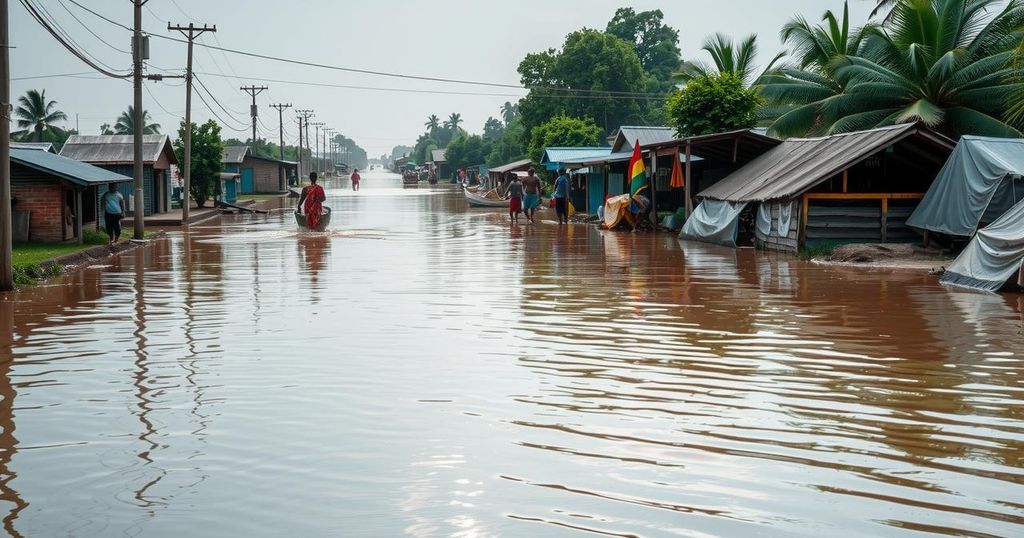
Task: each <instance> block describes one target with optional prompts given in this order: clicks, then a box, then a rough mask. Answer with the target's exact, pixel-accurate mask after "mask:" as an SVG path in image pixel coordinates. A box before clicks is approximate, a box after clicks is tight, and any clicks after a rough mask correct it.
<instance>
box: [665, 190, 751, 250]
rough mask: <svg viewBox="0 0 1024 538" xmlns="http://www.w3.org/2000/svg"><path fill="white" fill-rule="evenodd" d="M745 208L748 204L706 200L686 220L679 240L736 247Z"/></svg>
mask: <svg viewBox="0 0 1024 538" xmlns="http://www.w3.org/2000/svg"><path fill="white" fill-rule="evenodd" d="M745 207H747V203H746V202H722V201H719V200H704V201H703V202H701V203H700V205H698V206H697V209H694V210H693V215H691V216H690V218H689V219H687V220H686V224H684V225H683V229H682V231H681V232H679V238H680V239H696V240H697V241H704V242H707V243H717V244H719V245H726V246H729V247H735V246H736V237H737V235H738V234H739V228H740V226H739V224H740V213H742V212H743V208H745Z"/></svg>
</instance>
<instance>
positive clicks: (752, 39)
mask: <svg viewBox="0 0 1024 538" xmlns="http://www.w3.org/2000/svg"><path fill="white" fill-rule="evenodd" d="M701 50H703V51H705V52H707V53H708V54H709V55H711V62H712V63H711V64H709V63H707V62H704V61H702V60H693V61H687V62H683V65H682V66H681V68H680V70H679V72H677V73H676V74H675V75H673V77H674V78H675V80H677V81H679V82H682V83H684V84H685V83H688V82H690V81H691V80H694V79H697V78H704V77H707V76H709V75H714V74H718V73H730V74H733V75H736V76H737V77H739V79H740V81H742V83H743V85H744V87H750V86H754V85H757V84H759V83H760V80H761V78H762V77H763V76H764V75H765V74H767V73H770V72H771V71H772V70H773V69H774V68H775V64H777V63H778V62H779V60H781V59H782V57H783V56H784V55H785V54H783V53H779V54H777V55H776V56H775V57H774V58H772V60H771V61H770V62H768V66H767V67H766V68H765V69H764V70H763V71H761V72H760V73H758V72H757V65H756V64H755V63H754V59H755V58H756V57H757V35H756V34H751V35H749V36H747V37H745V38H744V39H743V40H742V41H739V42H734V41H733V40H732V38H730V37H729V36H727V35H725V34H715V35H713V36H711V37H709V38H707V39H706V40H705V41H704V46H703V47H701Z"/></svg>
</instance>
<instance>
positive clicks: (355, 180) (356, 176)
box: [352, 168, 362, 191]
mask: <svg viewBox="0 0 1024 538" xmlns="http://www.w3.org/2000/svg"><path fill="white" fill-rule="evenodd" d="M360 179H362V178H361V177H359V169H358V168H356V169H355V170H353V171H352V190H354V191H357V190H359V180H360Z"/></svg>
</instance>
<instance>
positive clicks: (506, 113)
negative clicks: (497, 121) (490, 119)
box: [501, 101, 519, 127]
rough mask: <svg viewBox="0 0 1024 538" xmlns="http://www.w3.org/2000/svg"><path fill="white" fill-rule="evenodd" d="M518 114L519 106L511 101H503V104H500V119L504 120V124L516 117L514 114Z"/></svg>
mask: <svg viewBox="0 0 1024 538" xmlns="http://www.w3.org/2000/svg"><path fill="white" fill-rule="evenodd" d="M518 114H519V107H518V106H516V105H514V104H512V102H511V101H505V104H503V105H501V119H502V120H504V121H505V126H506V127H508V124H510V123H512V120H514V119H516V115H518Z"/></svg>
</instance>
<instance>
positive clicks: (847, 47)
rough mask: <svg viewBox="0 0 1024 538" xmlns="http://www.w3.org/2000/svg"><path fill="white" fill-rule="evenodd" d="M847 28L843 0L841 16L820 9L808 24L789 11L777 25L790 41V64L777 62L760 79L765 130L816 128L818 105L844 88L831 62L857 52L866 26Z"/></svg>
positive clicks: (818, 129)
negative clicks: (777, 66)
mask: <svg viewBox="0 0 1024 538" xmlns="http://www.w3.org/2000/svg"><path fill="white" fill-rule="evenodd" d="M873 27H875V25H874V24H869V25H868V26H867V27H865V28H858V29H855V30H852V31H851V30H850V10H849V6H848V5H846V4H845V3H844V5H843V16H842V19H840V18H839V17H836V15H835V14H834V13H832V11H826V12H825V15H824V16H823V17H822V23H821V24H818V25H816V26H812V25H811V24H810V23H808V22H807V20H806V19H804V18H803V17H795V18H794V19H792V20H791V21H790V22H789V23H787V24H786V25H785V26H784V27H783V29H782V41H783V43H786V44H787V45H789V47H790V53H791V55H792V56H793V58H794V60H795V61H796V62H797V63H796V65H793V66H787V67H783V68H781V69H779V70H778V72H775V73H769V74H768V75H766V76H765V77H764V78H763V79H762V84H763V85H762V87H761V95H762V96H764V97H765V99H766V100H767V105H766V106H765V108H764V109H763V110H762V117H766V118H768V119H771V120H773V121H772V124H771V126H770V128H769V130H770V131H771V132H772V134H774V135H777V136H784V137H785V136H794V135H806V134H820V133H821V131H822V130H823V129H824V128H825V127H828V126H827V125H823V124H822V118H821V108H822V106H823V105H824V103H826V102H827V101H828V100H829V99H832V98H835V97H836V96H838V95H842V94H843V93H844V92H845V91H846V81H845V80H843V79H840V78H839V77H837V76H836V68H837V66H838V65H839V64H840V63H841V62H842V60H843V58H845V57H847V56H855V55H857V54H858V53H859V52H860V50H861V47H862V45H863V43H864V36H865V32H866V29H867V28H873Z"/></svg>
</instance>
